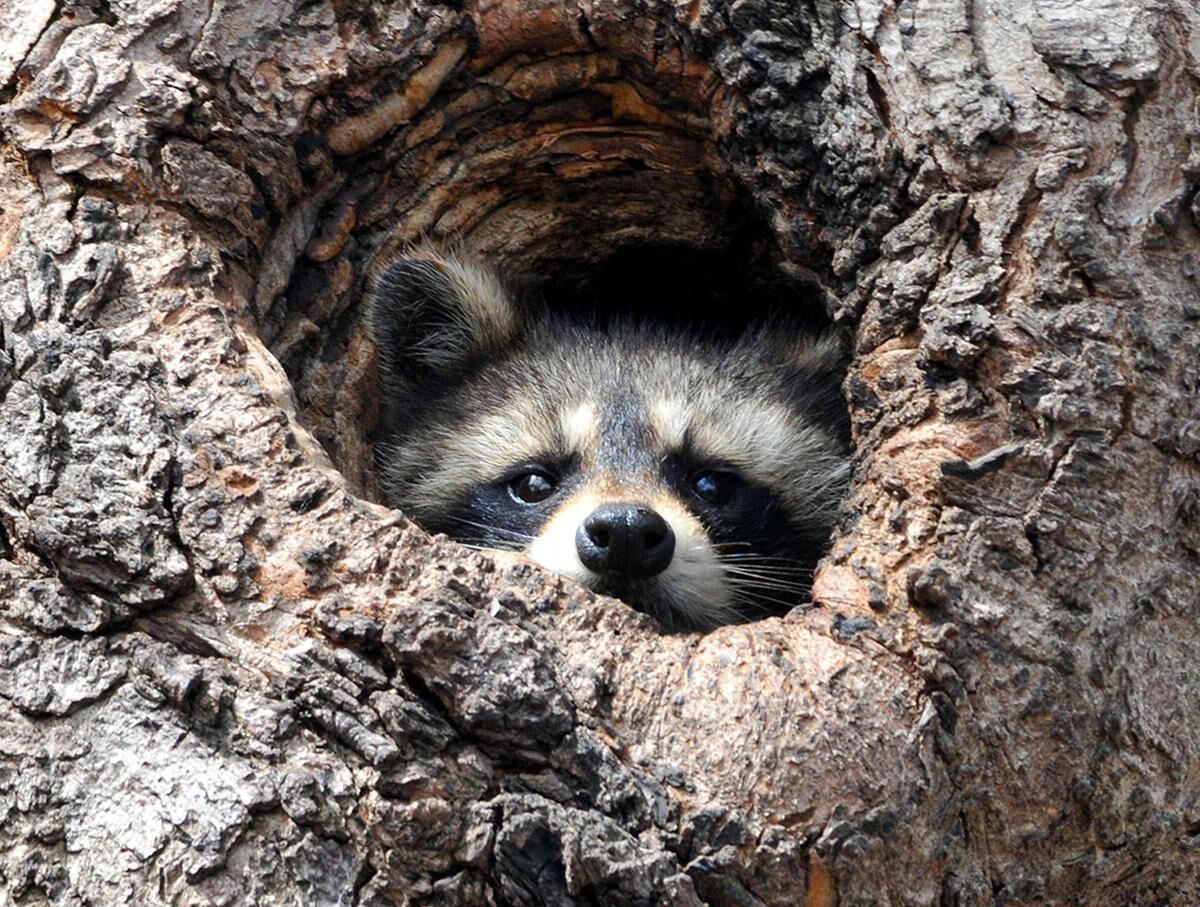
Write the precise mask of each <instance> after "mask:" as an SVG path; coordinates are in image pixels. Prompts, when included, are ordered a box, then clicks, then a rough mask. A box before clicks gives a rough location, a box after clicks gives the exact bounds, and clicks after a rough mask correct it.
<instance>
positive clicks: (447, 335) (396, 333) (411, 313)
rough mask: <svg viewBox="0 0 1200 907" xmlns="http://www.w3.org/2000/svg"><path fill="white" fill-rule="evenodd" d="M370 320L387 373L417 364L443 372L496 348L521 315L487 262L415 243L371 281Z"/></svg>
mask: <svg viewBox="0 0 1200 907" xmlns="http://www.w3.org/2000/svg"><path fill="white" fill-rule="evenodd" d="M368 294H369V300H370V302H369V310H368V326H369V329H370V333H371V339H373V340H374V341H375V344H376V346H378V347H379V355H380V357H381V365H382V366H383V372H384V374H385V375H393V376H394V375H401V374H403V373H404V372H406V371H409V372H411V371H412V369H413V367H414V366H420V367H424V368H426V369H429V370H431V371H433V372H446V371H449V370H451V369H454V368H456V367H457V366H460V365H462V364H463V363H465V362H467V361H468V360H470V359H472V358H475V357H477V356H481V355H485V354H487V353H493V352H497V351H499V350H501V349H503V348H504V347H505V346H506V345H508V344H510V343H511V342H512V341H513V340H514V339H515V338H516V337H517V335H518V334H519V333H520V330H521V317H520V313H519V312H518V310H517V307H516V305H515V304H514V303H513V301H512V299H511V298H510V297H509V295H508V292H507V291H506V290H505V288H504V285H503V284H502V283H501V282H500V279H499V278H498V277H497V276H496V274H495V273H494V272H493V271H491V270H490V269H488V268H485V267H483V266H481V265H478V264H475V263H473V262H470V261H468V260H464V259H461V258H458V257H456V256H454V255H451V254H448V253H444V252H439V251H436V250H433V249H428V248H423V249H416V250H413V251H411V252H409V253H407V254H406V255H405V256H404V257H403V258H400V259H398V260H396V261H394V262H392V263H391V264H389V265H388V266H387V267H385V268H383V269H381V270H379V271H377V272H376V273H375V275H374V276H373V277H372V278H371V280H370V282H369V284H368Z"/></svg>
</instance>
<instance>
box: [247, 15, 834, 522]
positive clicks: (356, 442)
mask: <svg viewBox="0 0 1200 907" xmlns="http://www.w3.org/2000/svg"><path fill="white" fill-rule="evenodd" d="M477 25H478V23H477ZM479 27H480V28H482V29H484V31H486V23H484V24H482V25H479ZM480 42H481V45H486V44H487V43H488V41H487V39H486V35H484V34H482V33H481V36H480ZM648 47H649V46H648ZM628 52H629V51H628V49H626V50H622V51H620V52H617V51H610V50H603V49H597V48H596V47H595V46H593V44H592V42H590V41H589V42H588V43H587V44H586V45H585V46H582V47H579V48H575V49H573V50H572V49H569V48H557V49H554V50H543V49H535V50H531V51H528V52H525V51H522V50H520V48H509V49H508V50H507V51H506V52H505V53H504V54H499V53H494V54H492V55H490V56H489V55H487V54H484V53H482V52H481V55H480V56H479V57H478V58H475V59H472V58H471V57H470V56H469V55H468V57H467V58H465V59H464V60H463V62H462V64H461V65H460V66H459V67H458V69H457V71H456V72H455V74H454V75H453V76H451V77H450V78H449V79H447V81H446V82H445V84H444V85H443V86H442V88H441V90H440V91H439V92H438V94H437V95H436V96H435V97H434V98H433V99H432V101H431V102H430V103H429V105H428V106H427V107H426V108H425V109H424V110H423V111H421V112H420V113H419V114H418V115H417V116H415V117H413V118H412V120H411V121H409V122H407V123H405V124H403V125H401V126H399V127H398V128H395V129H393V130H392V131H391V132H389V133H387V134H386V135H384V136H383V137H382V138H381V139H379V140H378V141H376V142H375V144H373V145H372V146H370V147H368V148H365V149H361V150H358V151H356V152H354V153H353V154H348V155H343V156H341V157H338V156H337V155H334V156H332V157H331V158H330V159H329V161H330V166H331V167H332V169H333V171H334V172H335V173H336V180H334V181H333V182H332V183H331V184H330V185H333V186H334V188H333V189H331V190H330V191H329V193H328V196H327V197H326V198H325V199H324V201H323V203H322V204H321V205H320V207H319V208H318V209H317V216H316V224H315V227H314V229H313V231H312V236H313V240H312V241H311V242H310V243H309V245H308V248H307V249H306V251H305V254H304V255H302V256H301V257H300V258H299V259H298V261H297V263H296V266H295V268H294V269H293V271H292V273H291V275H290V279H289V281H288V283H287V287H286V290H285V291H284V292H283V293H281V294H279V295H278V296H277V297H276V298H275V299H274V300H273V301H272V302H271V303H270V304H269V306H268V307H267V308H266V311H264V312H263V313H262V318H261V325H260V327H261V333H262V336H263V337H264V338H265V339H266V340H267V342H268V343H269V344H270V346H271V348H272V350H273V351H274V352H275V354H276V355H277V356H278V358H279V359H280V361H281V362H282V363H283V365H284V367H285V368H286V370H287V371H288V374H289V376H290V377H291V379H292V383H293V387H294V389H295V392H296V398H297V403H298V411H299V416H300V418H301V420H302V421H303V422H304V423H305V424H306V425H307V427H308V428H309V429H310V430H311V431H312V433H313V435H314V437H315V438H316V439H317V441H318V442H319V443H320V444H321V446H322V447H323V448H324V450H325V451H326V452H327V453H328V455H329V457H330V459H331V460H332V462H333V464H334V465H335V466H337V467H338V469H339V470H340V471H341V472H342V474H343V475H344V476H345V477H346V479H347V481H348V483H349V485H350V487H351V489H352V490H354V491H355V492H356V493H358V494H360V495H362V496H364V497H366V498H369V499H373V500H376V501H381V500H382V499H383V495H382V494H381V489H380V486H379V480H378V475H377V472H376V469H375V458H374V451H375V446H374V445H375V442H376V441H377V440H378V437H379V430H380V425H381V418H380V417H381V415H382V407H381V406H380V401H381V395H382V389H381V387H380V384H379V381H378V377H377V374H376V369H375V358H374V357H375V353H374V348H373V346H372V344H371V342H370V340H369V338H368V337H367V335H366V330H365V326H364V322H363V319H362V315H363V305H362V302H363V292H364V286H365V280H366V275H367V273H368V271H369V270H370V268H371V267H372V264H373V263H377V262H379V261H382V260H386V259H387V258H388V257H389V256H394V255H396V254H398V252H399V251H400V250H401V249H403V248H404V246H405V245H406V244H408V243H412V242H416V241H419V240H422V239H428V238H432V239H434V240H435V241H437V240H438V239H446V240H449V241H451V242H454V243H461V244H462V245H464V246H465V247H466V248H467V249H469V250H470V252H471V253H472V255H473V256H474V257H477V258H479V259H481V260H483V261H485V262H487V263H489V264H491V265H492V266H493V267H495V268H496V269H497V270H498V271H499V272H501V273H502V274H504V275H505V276H506V277H507V278H510V279H511V278H514V277H515V278H519V279H518V280H517V284H518V287H519V288H523V289H524V290H526V291H528V292H532V293H534V294H536V295H537V296H538V297H540V298H541V299H542V300H543V301H544V302H545V303H546V304H547V305H548V306H549V307H551V308H552V309H556V310H559V311H564V312H571V313H576V314H590V315H595V316H597V317H598V318H599V319H600V320H601V321H603V320H605V319H609V318H613V317H623V318H628V317H633V318H635V319H639V320H654V321H658V322H663V323H666V324H674V325H684V324H686V325H691V326H699V327H701V328H702V329H704V330H705V331H707V332H708V333H711V334H716V335H718V336H726V337H731V336H734V335H736V334H738V333H740V332H741V331H742V330H743V329H744V328H745V327H746V326H747V325H748V324H750V323H753V322H755V321H758V320H760V319H763V318H765V317H768V316H769V315H771V314H773V313H776V312H784V313H787V316H788V320H789V322H790V323H792V324H794V325H796V326H797V329H798V330H800V331H804V332H810V333H816V332H819V331H821V330H822V329H826V328H828V322H827V319H826V314H825V312H826V306H825V297H824V293H823V291H822V290H821V283H822V282H826V283H827V282H828V280H827V278H828V277H829V275H828V260H829V255H828V250H825V249H823V248H821V247H820V246H819V244H818V241H817V240H816V239H815V237H818V236H820V217H819V215H818V214H817V213H815V212H806V213H804V214H803V215H797V214H796V213H795V212H793V213H792V215H791V216H790V218H789V219H788V220H787V221H784V220H782V219H780V220H769V219H768V217H767V216H766V215H764V214H763V212H761V211H760V210H758V209H757V208H756V205H755V203H754V201H753V198H752V193H751V192H750V191H749V190H748V189H747V188H746V187H745V186H744V185H743V184H742V183H741V182H740V180H739V179H738V177H737V176H736V175H735V172H734V168H733V167H732V166H731V165H730V163H729V162H727V161H726V160H724V158H723V154H722V141H723V139H722V135H723V134H725V135H727V130H728V129H729V128H731V127H730V124H731V123H733V122H734V120H735V118H736V114H735V113H734V112H731V111H732V110H733V108H728V107H726V106H725V105H726V104H727V103H730V102H729V99H730V98H731V97H733V96H732V95H731V94H729V93H728V92H725V91H724V90H723V89H721V88H720V87H719V86H718V85H717V80H716V79H715V76H714V74H713V73H712V72H711V71H709V70H706V68H705V67H704V65H703V64H700V63H699V62H698V61H696V60H695V59H689V58H688V55H687V51H686V50H683V49H679V48H677V49H675V50H674V51H672V53H676V54H681V56H680V57H679V60H678V61H676V62H677V63H678V64H679V65H676V63H671V64H670V66H671V67H674V68H670V72H668V73H666V74H665V75H664V73H663V72H658V71H657V67H658V66H659V64H660V63H662V62H663V61H670V60H672V59H674V58H672V57H671V56H670V54H667V53H665V52H662V49H661V48H657V47H656V49H654V51H653V54H652V55H651V56H647V57H646V58H645V59H641V58H634V57H629V56H622V54H627V53H628ZM395 88H396V86H384V87H383V88H382V89H381V90H380V91H379V92H378V93H379V94H380V95H381V96H382V95H384V94H386V93H387V92H388V91H392V90H395ZM359 112H362V108H361V107H358V108H355V107H351V108H349V109H348V110H347V113H346V115H348V116H352V115H354V114H355V113H359ZM310 151H311V149H310ZM313 153H314V154H315V152H313ZM314 160H315V158H314ZM788 223H792V224H795V225H797V226H796V227H795V228H794V229H792V228H789V227H788V226H787V224H788Z"/></svg>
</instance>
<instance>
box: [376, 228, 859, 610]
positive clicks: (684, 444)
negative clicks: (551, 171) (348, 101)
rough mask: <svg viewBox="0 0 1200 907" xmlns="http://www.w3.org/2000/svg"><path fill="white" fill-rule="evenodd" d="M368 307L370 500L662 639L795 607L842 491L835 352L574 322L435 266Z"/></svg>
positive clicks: (453, 261)
mask: <svg viewBox="0 0 1200 907" xmlns="http://www.w3.org/2000/svg"><path fill="white" fill-rule="evenodd" d="M368 296H369V315H368V318H369V326H370V328H369V329H370V334H371V336H372V339H373V340H374V342H375V344H376V346H377V348H378V353H379V362H380V369H381V373H382V377H383V388H384V392H385V397H386V399H385V401H384V403H385V417H384V424H383V433H382V436H381V439H380V441H379V443H378V444H377V447H376V450H377V455H378V461H379V467H380V475H381V477H382V485H383V488H384V489H385V494H386V497H387V500H388V502H389V503H390V504H391V505H392V506H394V507H397V508H399V509H401V510H403V511H404V512H405V513H406V514H408V515H409V516H411V517H412V518H413V519H414V520H415V521H416V522H417V523H419V524H420V525H421V526H422V527H423V528H425V529H426V530H428V531H430V532H441V533H445V534H446V535H448V536H450V537H452V538H455V539H457V540H459V541H461V542H463V543H465V544H469V545H474V546H478V547H481V548H488V549H507V550H514V551H520V552H524V553H525V554H526V555H528V556H529V557H530V558H531V559H532V560H534V561H536V562H537V563H538V564H540V565H542V566H543V567H546V568H548V569H550V570H553V571H556V572H558V573H560V574H562V575H564V576H567V577H569V578H571V579H572V580H575V581H576V582H578V583H581V584H582V585H584V586H587V587H589V588H591V589H593V590H595V591H597V592H600V593H604V594H608V595H612V596H615V597H617V598H620V599H622V600H624V601H626V602H628V603H629V604H631V605H633V606H634V607H636V608H638V609H640V610H643V611H645V612H647V613H649V614H651V615H652V616H654V617H655V618H657V619H658V620H659V621H660V623H661V624H662V625H664V626H665V627H667V628H669V629H677V628H678V629H706V628H711V627H714V626H716V625H718V624H723V623H730V622H735V621H741V620H745V619H748V618H751V617H755V616H759V615H762V614H765V613H770V612H780V611H783V610H786V609H787V608H788V607H790V606H792V605H794V604H796V603H798V602H800V601H802V600H803V597H804V596H805V595H806V593H807V591H808V581H809V579H810V574H811V568H812V565H813V564H814V563H815V562H816V560H817V558H818V557H819V556H820V554H821V552H822V550H823V548H824V546H825V544H826V543H827V540H828V536H829V532H830V528H831V525H832V523H833V521H834V518H835V516H836V514H837V511H838V507H839V503H840V501H841V499H842V496H843V493H844V491H845V488H846V484H847V478H848V473H849V462H848V419H847V414H846V409H845V404H844V401H843V400H842V397H841V394H840V393H839V389H838V384H837V378H836V376H837V371H838V366H839V364H840V362H839V360H840V358H841V357H840V353H839V344H838V343H837V342H836V340H835V339H834V338H832V337H817V338H813V337H808V338H805V337H803V336H802V335H798V334H797V332H796V331H795V330H794V329H791V328H789V326H787V325H786V324H782V323H779V322H767V323H763V324H759V325H756V326H752V327H750V328H747V329H746V331H745V332H744V333H742V334H741V335H740V336H738V337H735V338H725V337H721V336H719V335H717V334H714V333H712V332H708V333H705V332H702V331H698V330H693V329H686V328H672V327H667V326H661V325H659V326H656V325H654V324H651V323H648V322H646V321H645V320H634V319H631V318H625V319H617V320H614V321H609V322H603V321H602V320H601V319H600V318H599V317H576V316H571V315H565V314H563V313H556V312H553V311H549V310H548V309H547V308H546V307H545V306H539V305H535V304H530V303H529V302H527V301H522V302H518V301H517V300H516V299H515V298H514V296H513V295H512V294H510V292H509V290H508V289H506V285H505V283H504V282H502V281H501V280H500V279H499V277H498V276H497V275H496V273H495V272H494V271H492V270H490V269H489V268H487V267H484V266H482V265H480V264H479V263H476V262H473V261H471V260H470V259H467V258H464V257H460V256H457V255H454V254H450V253H447V252H444V251H438V250H434V249H429V248H424V249H418V250H415V251H410V252H409V253H407V254H406V255H405V256H404V257H402V258H400V259H399V260H397V261H394V262H392V263H391V264H390V265H389V266H387V267H385V268H382V269H379V270H377V272H376V274H375V276H374V278H373V279H372V280H371V281H370V284H369V287H368Z"/></svg>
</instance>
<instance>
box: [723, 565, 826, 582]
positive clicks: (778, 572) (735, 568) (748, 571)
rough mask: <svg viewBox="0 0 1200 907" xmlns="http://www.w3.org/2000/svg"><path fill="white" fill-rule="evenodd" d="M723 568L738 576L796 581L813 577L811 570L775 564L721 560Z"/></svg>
mask: <svg viewBox="0 0 1200 907" xmlns="http://www.w3.org/2000/svg"><path fill="white" fill-rule="evenodd" d="M721 569H722V570H725V571H726V572H728V573H736V575H738V576H751V577H756V578H760V579H787V581H792V582H794V581H796V578H797V577H805V578H811V576H812V571H811V570H802V569H796V570H788V569H785V567H774V566H761V567H760V566H756V565H748V564H726V563H724V561H721Z"/></svg>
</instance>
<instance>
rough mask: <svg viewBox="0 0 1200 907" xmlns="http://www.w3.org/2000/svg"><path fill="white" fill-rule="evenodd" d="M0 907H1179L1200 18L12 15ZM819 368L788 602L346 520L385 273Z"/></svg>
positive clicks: (247, 4)
mask: <svg viewBox="0 0 1200 907" xmlns="http://www.w3.org/2000/svg"><path fill="white" fill-rule="evenodd" d="M0 30H2V31H0V34H2V35H3V39H2V40H0V130H2V136H3V147H2V149H0V332H2V334H0V340H2V344H0V901H2V902H4V903H8V902H11V903H14V904H43V903H56V904H58V903H61V904H82V903H98V904H117V903H136V904H154V903H167V902H171V903H181V904H223V903H226V904H235V903H262V904H271V903H312V904H388V903H403V904H419V903H432V904H463V905H467V904H484V903H517V904H540V903H550V904H565V903H577V902H578V903H598V904H635V903H636V904H644V903H663V904H679V905H684V904H712V905H727V904H728V905H732V904H739V905H740V904H758V903H761V904H781V905H782V904H798V903H804V904H809V905H829V904H881V903H895V904H929V903H942V904H957V903H961V904H991V903H995V904H1015V903H1042V902H1052V903H1081V904H1114V905H1116V904H1122V905H1123V904H1147V905H1148V904H1161V903H1172V904H1173V903H1179V904H1186V903H1194V902H1197V901H1200V847H1197V841H1198V831H1200V787H1198V781H1200V779H1198V778H1197V766H1200V734H1198V732H1197V727H1200V721H1198V720H1197V719H1200V677H1198V676H1197V667H1196V666H1197V664H1200V636H1198V634H1197V630H1196V608H1197V603H1198V602H1200V404H1198V402H1197V401H1198V400H1200V397H1198V396H1197V391H1198V389H1200V330H1198V328H1197V325H1198V324H1200V303H1198V302H1197V299H1198V298H1200V297H1198V293H1197V290H1198V288H1197V274H1198V273H1200V232H1198V229H1200V202H1197V198H1200V194H1198V192H1197V188H1198V182H1200V13H1198V12H1197V10H1196V8H1195V7H1194V5H1193V4H1191V3H1188V2H1187V0H1164V2H1159V3H1144V4H1138V3H1131V2H1122V0H1082V2H1081V0H1072V2H1064V0H1038V2H1035V3H1025V2H1022V0H992V2H988V3H966V2H962V0H903V2H901V3H899V4H878V3H873V2H867V0H861V2H856V3H839V4H833V3H827V2H824V0H811V2H804V3H791V2H789V3H782V2H773V0H739V2H735V3H731V4H716V3H711V2H709V0H695V2H688V3H684V2H682V0H680V2H677V3H671V2H666V0H661V2H649V3H637V4H635V3H632V2H627V0H590V2H579V3H569V4H559V3H549V2H541V0H538V2H533V3H515V2H505V0H479V2H467V3H464V4H450V5H446V6H441V5H436V4H433V3H430V2H426V0H421V2H414V3H406V4H396V5H385V4H381V3H366V2H362V0H347V2H340V3H336V4H330V3H322V2H317V3H307V4H303V5H300V6H297V7H296V8H292V9H286V10H281V8H280V6H279V5H278V4H270V3H265V2H262V0H217V2H214V3H211V4H209V3H200V2H192V0H158V2H153V3H141V2H133V0H108V2H103V0H85V2H81V3H77V4H54V3H43V2H37V0H32V2H31V0H7V2H6V0H0ZM421 234H433V235H458V236H461V237H462V238H463V240H464V241H466V242H469V243H470V244H472V245H473V246H474V247H476V248H477V249H478V250H479V251H480V252H482V253H484V254H486V255H489V256H491V257H493V258H495V259H497V260H499V261H501V262H503V263H505V264H506V265H508V266H509V267H510V268H514V269H518V270H521V269H523V270H534V271H536V272H538V273H541V274H543V275H545V277H546V278H547V279H548V280H551V281H560V282H564V281H565V282H568V283H569V282H570V281H571V280H573V279H575V278H576V277H578V276H579V275H585V274H587V273H588V271H589V269H593V268H595V267H596V266H597V265H598V264H599V263H600V262H602V261H603V259H604V257H605V255H606V254H607V253H608V252H609V251H610V250H611V249H612V248H614V247H617V246H619V245H622V244H637V243H643V244H645V243H652V242H670V243H674V244H677V245H681V246H686V247H688V248H691V249H694V250H698V253H699V254H704V255H716V256H731V260H732V258H733V257H737V256H743V257H744V259H745V261H747V262H749V263H750V265H751V270H754V271H761V272H762V273H764V274H768V275H775V276H776V277H778V279H780V280H804V281H808V282H812V283H814V284H815V285H817V286H819V287H820V289H821V293H820V295H821V296H822V298H823V300H824V306H825V314H826V315H828V317H829V318H831V319H833V320H834V321H836V322H837V323H838V324H840V325H842V326H843V327H845V328H846V329H847V330H848V331H853V333H854V336H855V344H856V346H855V348H856V356H855V361H854V364H853V366H852V368H851V371H850V374H849V375H848V377H847V380H846V385H845V387H846V393H847V398H848V400H849V401H850V405H851V409H852V415H853V418H854V424H855V445H856V451H857V453H856V461H855V465H856V471H855V485H854V490H853V492H852V495H851V498H850V500H849V502H848V503H847V508H846V516H845V518H844V520H843V521H842V524H841V526H840V528H839V530H838V532H837V535H836V537H835V539H834V543H833V548H832V551H831V552H830V554H829V556H828V557H827V558H826V559H825V561H824V562H823V565H822V568H821V570H820V572H819V574H818V577H817V582H816V587H815V590H814V601H813V602H812V603H809V604H806V605H804V606H801V607H799V608H797V609H795V610H794V611H793V612H792V613H790V614H789V615H788V616H786V617H784V618H778V619H770V620H764V621H760V622H757V623H754V624H749V625H745V626H734V627H725V628H722V629H719V630H717V631H715V632H713V633H710V634H707V635H704V636H695V635H686V634H676V635H665V636H664V635H661V634H659V633H658V632H657V630H656V628H655V627H654V626H653V625H652V623H651V622H650V621H649V620H648V619H646V618H644V617H642V616H640V615H638V614H636V613H634V612H632V611H631V610H630V609H628V608H626V607H625V606H623V605H621V604H620V603H618V602H614V601H612V600H606V599H602V598H597V597H595V596H593V595H591V594H588V593H586V592H583V591H581V590H579V589H576V588H573V587H571V586H570V584H569V583H567V582H566V581H564V580H561V579H558V578H556V577H553V576H550V575H546V574H544V573H542V572H540V571H538V570H537V569H535V568H533V567H532V566H530V565H527V564H524V563H522V562H519V561H508V560H506V561H501V562H496V561H494V560H493V559H491V558H489V557H487V556H485V555H482V554H476V553H471V552H468V551H465V550H464V549H462V548H460V547H458V546H456V545H454V544H452V543H449V542H447V541H445V540H443V539H431V538H429V537H428V536H426V535H425V534H423V533H422V532H421V531H420V530H418V529H417V528H416V527H414V526H412V525H411V524H409V523H407V522H406V520H405V519H404V517H403V516H402V515H400V514H397V513H394V512H390V511H388V510H386V509H385V508H383V507H382V506H380V505H379V504H377V503H374V501H376V500H378V496H377V494H376V489H375V486H374V478H373V475H372V467H371V463H372V461H371V454H370V433H371V430H372V428H373V425H374V420H375V418H376V411H377V394H378V391H377V389H376V387H375V385H374V383H373V382H374V377H373V360H372V356H373V352H372V350H371V349H370V346H369V344H368V343H367V341H366V339H365V336H364V333H363V331H362V328H361V325H360V323H359V317H360V314H361V313H360V311H359V309H358V307H357V299H358V295H359V292H360V290H361V286H362V281H363V278H364V275H365V272H366V270H367V268H368V267H369V265H370V261H371V259H372V256H376V255H382V254H386V252H387V250H388V249H389V248H393V247H395V246H396V245H397V244H399V243H402V242H404V241H406V240H407V239H410V238H413V237H415V236H418V235H421Z"/></svg>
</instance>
